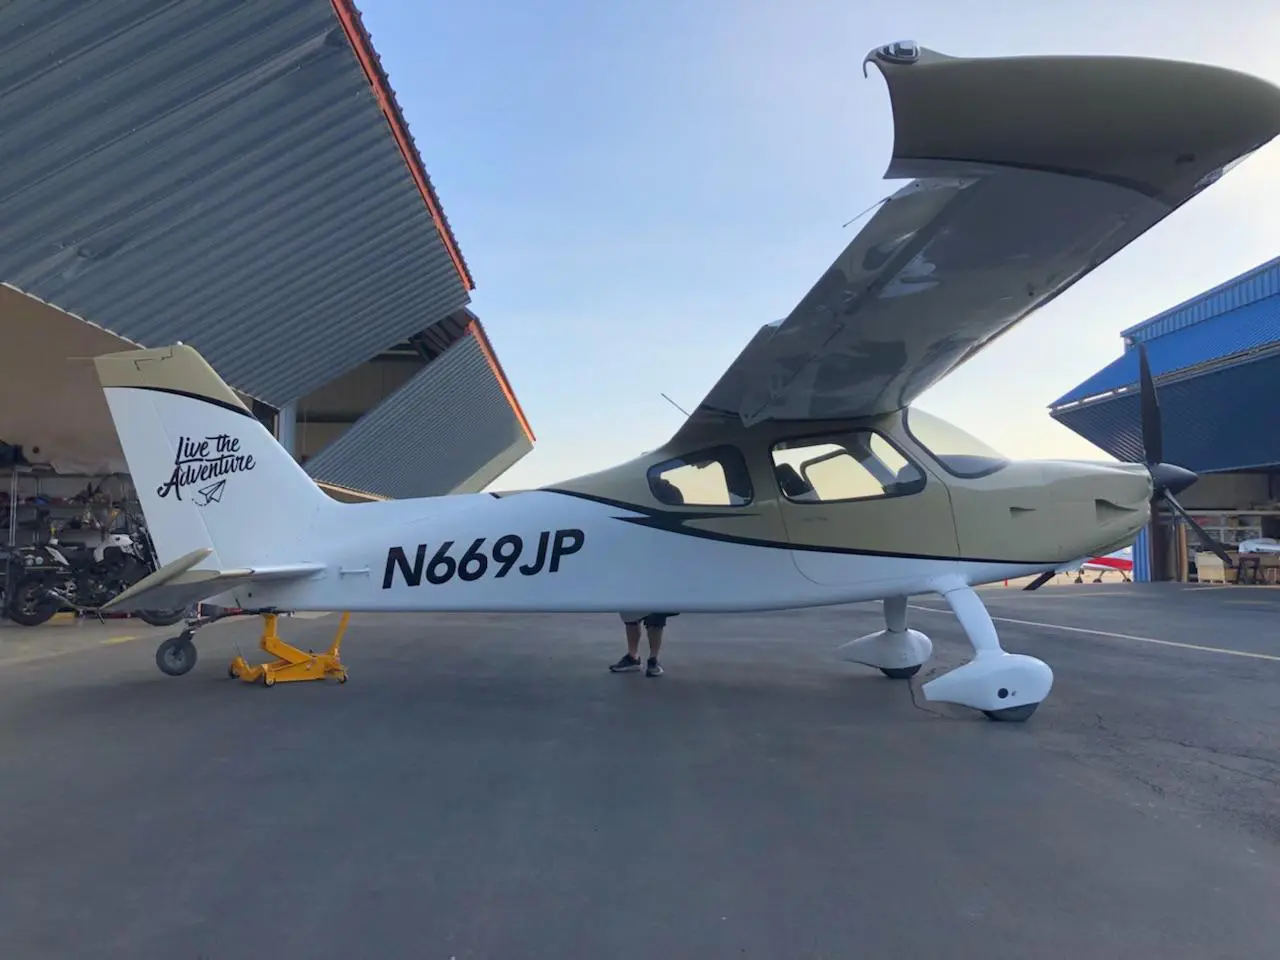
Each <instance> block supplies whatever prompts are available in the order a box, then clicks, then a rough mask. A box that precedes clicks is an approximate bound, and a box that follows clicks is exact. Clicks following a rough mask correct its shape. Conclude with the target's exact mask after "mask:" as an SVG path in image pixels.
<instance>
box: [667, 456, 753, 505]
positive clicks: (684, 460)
mask: <svg viewBox="0 0 1280 960" xmlns="http://www.w3.org/2000/svg"><path fill="white" fill-rule="evenodd" d="M649 491H650V492H651V493H652V494H653V496H654V499H656V500H657V501H658V502H659V503H662V504H667V505H668V506H673V507H678V506H698V507H742V506H746V505H747V504H749V503H750V502H751V501H752V500H753V499H754V497H755V491H754V490H753V489H752V486H751V474H750V472H749V471H748V470H747V463H746V460H744V459H743V456H742V454H741V452H739V451H738V449H737V448H736V447H713V448H711V449H709V450H698V451H696V452H694V453H690V454H686V455H685V456H682V457H673V458H672V459H670V460H664V461H663V462H662V463H658V464H655V465H654V466H652V467H650V468H649Z"/></svg>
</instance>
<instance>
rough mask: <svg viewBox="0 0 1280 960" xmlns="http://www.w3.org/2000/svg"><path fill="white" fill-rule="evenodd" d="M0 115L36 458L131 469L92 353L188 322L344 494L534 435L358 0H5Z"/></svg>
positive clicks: (3, 312) (0, 181) (226, 372)
mask: <svg viewBox="0 0 1280 960" xmlns="http://www.w3.org/2000/svg"><path fill="white" fill-rule="evenodd" d="M0 129H3V130H4V131H5V137H4V140H3V141H2V142H0V284H2V285H0V441H3V445H4V446H3V449H5V450H7V451H8V453H9V459H15V458H16V459H17V460H18V463H19V464H20V465H21V467H20V469H23V470H26V469H28V467H30V466H34V467H37V468H41V467H43V468H45V469H47V468H49V467H52V468H53V469H54V470H56V471H57V473H58V474H62V475H65V474H76V475H79V476H81V477H82V478H84V477H93V476H95V475H97V476H100V475H106V474H110V473H120V472H123V471H124V469H125V465H124V462H123V457H122V455H121V452H120V449H119V445H118V440H117V439H116V435H115V430H114V427H113V425H112V423H111V420H110V417H109V415H108V412H107V408H106V403H105V400H104V399H103V396H102V392H101V390H100V388H99V387H98V384H97V380H96V377H95V376H94V373H93V367H92V364H89V363H87V362H85V360H84V359H83V358H88V357H92V356H95V355H98V354H102V353H106V352H110V351H115V350H124V349H129V348H130V347H131V346H133V345H138V346H146V347H155V346H164V345H166V344H170V343H173V342H175V341H182V342H185V343H189V344H191V345H193V346H194V347H196V348H197V349H198V350H199V351H200V352H201V353H202V354H203V355H204V356H205V357H206V359H208V361H209V362H210V363H211V364H212V365H213V367H214V368H215V369H216V370H217V371H218V372H219V373H220V374H221V375H222V377H223V378H224V379H225V380H226V381H227V382H228V383H229V384H230V385H231V386H232V387H233V388H234V389H235V390H236V391H237V392H238V393H239V394H240V395H241V397H242V398H243V399H244V400H245V401H246V403H247V404H248V405H250V406H251V408H252V409H253V410H254V411H255V412H256V413H257V415H258V416H259V418H260V419H261V420H263V422H265V423H266V424H268V426H269V427H271V428H272V429H274V431H275V432H276V435H277V436H278V437H279V438H280V440H281V442H282V443H283V444H284V445H285V446H286V447H288V448H290V449H291V450H292V452H293V453H294V455H295V456H296V457H297V458H298V459H299V460H300V462H301V463H302V464H303V465H304V467H305V469H306V470H307V471H308V472H309V473H310V474H311V476H312V477H313V478H314V479H315V480H316V482H317V483H318V484H319V485H320V486H321V487H323V488H324V489H325V490H326V491H328V492H329V493H330V494H331V495H332V496H334V497H336V498H338V499H343V500H361V499H377V498H391V497H410V496H424V495H433V494H447V493H452V492H464V491H476V490H480V489H483V488H484V487H485V486H487V485H488V484H489V483H491V482H492V481H493V480H495V479H496V478H497V477H499V476H500V475H501V474H502V473H503V472H504V471H506V470H507V469H508V468H509V467H511V466H512V465H513V464H514V463H515V462H516V461H518V460H519V459H520V458H521V457H523V456H524V455H525V454H526V453H528V452H529V451H530V450H531V449H532V445H533V442H534V435H533V432H532V430H531V429H530V426H529V423H528V420H527V419H526V417H525V416H524V414H523V412H522V411H521V408H520V404H519V402H518V401H517V399H516V396H515V392H514V390H513V389H512V387H511V385H510V383H509V382H508V380H507V377H506V375H505V373H504V372H503V368H502V365H501V364H500V363H499V361H498V358H497V355H496V352H495V350H494V347H493V345H492V344H491V343H490V341H489V338H488V336H487V335H486V332H485V328H484V325H483V324H482V323H481V321H480V318H479V317H477V316H476V315H475V314H474V313H473V312H471V310H470V309H469V304H470V298H471V291H472V290H473V289H474V286H475V284H474V282H473V279H472V276H471V273H470V271H469V269H468V266H467V263H466V261H465V259H464V258H463V255H462V252H461V250H460V249H459V246H458V243H457V240H456V239H455V237H454V234H453V230H452V228H451V226H450V224H449V221H448V219H447V218H446V217H445V214H444V209H443V207H442V204H441V202H440V199H439V197H438V196H437V195H436V192H435V189H434V188H433V186H432V183H431V180H430V179H429V177H428V176H427V172H426V169H425V167H424V165H423V162H422V159H421V157H420V155H419V152H418V149H417V147H416V145H415V143H414V140H413V138H412V137H411V136H410V134H409V130H408V127H407V124H406V123H405V120H404V118H403V116H402V114H401V111H400V108H399V106H398V105H397V103H396V98H395V95H394V93H393V92H392V90H391V88H390V85H389V83H388V79H387V76H386V73H385V72H384V70H383V68H382V66H381V63H380V61H379V59H378V56H377V54H376V53H375V51H374V48H373V44H372V41H371V38H370V36H369V34H368V32H367V31H366V29H365V28H364V26H363V24H362V22H361V18H360V15H359V12H358V11H357V10H356V8H355V5H354V4H353V3H352V2H351V0H274V2H272V3H244V2H241V0H206V2H201V3H158V2H154V0H118V2H114V3H101V4H97V3H94V4H91V3H72V4H65V3H48V2H45V0H16V2H12V3H6V4H0ZM36 472H39V471H38V470H37V471H36ZM48 483H49V480H48V478H47V477H46V480H45V485H46V487H47V486H48ZM81 485H82V486H83V484H81ZM6 492H7V491H6ZM27 493H28V494H29V491H27ZM15 496H17V498H18V500H22V499H24V495H23V494H21V493H15Z"/></svg>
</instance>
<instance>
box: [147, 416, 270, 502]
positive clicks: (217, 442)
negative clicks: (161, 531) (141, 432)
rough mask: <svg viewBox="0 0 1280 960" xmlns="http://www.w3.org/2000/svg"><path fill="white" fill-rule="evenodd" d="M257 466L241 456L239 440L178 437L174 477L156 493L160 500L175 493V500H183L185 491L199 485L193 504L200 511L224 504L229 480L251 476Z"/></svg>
mask: <svg viewBox="0 0 1280 960" xmlns="http://www.w3.org/2000/svg"><path fill="white" fill-rule="evenodd" d="M256 465H257V464H256V463H255V461H254V459H253V454H251V453H241V452H240V438H239V437H233V436H231V435H230V434H226V433H220V434H217V435H216V436H212V437H200V438H196V437H179V438H178V452H177V453H176V454H175V455H174V458H173V473H171V474H170V475H169V479H168V481H166V482H165V483H163V484H161V485H160V486H159V487H158V488H157V489H156V493H157V494H158V495H159V496H160V497H161V498H163V497H167V496H169V494H171V493H172V494H173V497H174V499H175V500H181V499H182V494H183V491H185V490H187V488H188V487H195V486H197V484H198V485H199V486H198V487H197V489H196V490H195V495H194V496H193V497H192V502H193V503H195V505H196V506H198V507H204V506H208V505H209V504H211V503H218V502H219V501H221V500H222V492H223V490H225V489H226V486H227V477H228V476H230V475H231V474H233V473H248V472H249V471H251V470H252V469H253V468H254V467H255V466H256Z"/></svg>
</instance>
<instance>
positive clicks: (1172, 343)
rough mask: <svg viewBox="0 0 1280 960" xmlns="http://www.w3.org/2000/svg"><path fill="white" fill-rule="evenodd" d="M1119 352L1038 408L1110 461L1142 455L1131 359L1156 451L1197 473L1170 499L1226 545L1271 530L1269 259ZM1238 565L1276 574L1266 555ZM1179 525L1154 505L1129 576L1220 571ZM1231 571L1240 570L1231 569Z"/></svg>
mask: <svg viewBox="0 0 1280 960" xmlns="http://www.w3.org/2000/svg"><path fill="white" fill-rule="evenodd" d="M1121 336H1122V337H1123V339H1124V353H1123V354H1122V355H1121V356H1120V357H1119V358H1118V359H1116V360H1114V361H1113V362H1111V363H1110V364H1108V365H1107V366H1105V367H1103V368H1102V369H1101V370H1099V371H1098V372H1097V373H1095V374H1094V375H1093V376H1091V377H1089V378H1088V379H1087V380H1085V381H1084V382H1083V383H1081V384H1080V385H1079V386H1077V387H1075V389H1073V390H1071V391H1069V392H1068V393H1067V394H1065V395H1064V396H1062V397H1060V398H1058V399H1057V400H1056V401H1055V402H1054V403H1053V404H1052V405H1051V406H1050V415H1051V416H1052V417H1053V418H1054V419H1055V420H1058V421H1059V422H1060V423H1063V424H1065V425H1066V426H1068V427H1070V428H1071V429H1072V430H1074V431H1075V432H1076V433H1078V434H1079V435H1080V436H1082V437H1084V438H1085V439H1086V440H1089V441H1090V442H1091V443H1093V444H1094V445H1095V446H1097V447H1100V448H1101V449H1102V450H1104V451H1106V452H1107V453H1109V454H1111V455H1112V456H1114V457H1115V458H1117V459H1119V460H1127V461H1133V462H1138V461H1141V460H1142V459H1143V455H1142V438H1141V430H1140V425H1139V411H1138V357H1137V352H1136V350H1135V349H1134V345H1135V344H1136V343H1137V342H1139V341H1141V342H1143V343H1144V344H1145V345H1146V349H1147V357H1148V359H1149V361H1150V363H1151V373H1152V377H1153V378H1154V380H1155V383H1156V389H1157V391H1158V393H1159V397H1160V410H1161V418H1162V422H1163V426H1164V459H1165V460H1167V461H1169V462H1171V463H1177V464H1180V465H1182V466H1185V467H1188V468H1190V469H1191V470H1194V471H1196V472H1197V473H1199V474H1201V475H1202V476H1201V478H1200V479H1199V480H1198V481H1197V482H1196V483H1195V484H1193V485H1192V486H1191V487H1190V488H1188V489H1187V490H1186V491H1185V492H1184V493H1182V494H1179V497H1178V500H1179V502H1180V503H1181V504H1182V505H1183V506H1184V507H1185V508H1186V509H1187V511H1188V512H1190V513H1191V514H1192V515H1193V516H1194V517H1195V518H1196V520H1197V521H1198V522H1199V523H1200V524H1201V525H1202V526H1204V527H1205V528H1206V530H1207V531H1208V533H1209V534H1210V535H1211V536H1213V537H1214V538H1215V539H1216V540H1217V541H1218V542H1219V543H1221V544H1223V545H1224V546H1225V547H1226V548H1227V550H1228V552H1231V551H1232V548H1233V547H1234V546H1235V545H1237V544H1239V543H1241V542H1242V541H1245V540H1250V539H1258V538H1263V537H1271V538H1280V430H1277V429H1276V428H1275V426H1274V425H1273V424H1272V423H1271V420H1270V416H1269V414H1270V411H1272V410H1275V409H1277V408H1278V407H1280V257H1277V258H1276V259H1274V260H1271V261H1269V262H1267V263H1264V264H1261V265H1260V266H1258V267H1256V268H1254V269H1253V270H1250V271H1248V272H1247V273H1244V274H1241V275H1240V276H1238V277H1235V278H1234V279H1231V280H1228V281H1227V282H1226V283H1223V284H1221V285H1220V286H1218V287H1215V288H1214V289H1212V290H1209V291H1208V292H1206V293H1203V294H1201V295H1199V296H1197V297H1194V298H1192V299H1191V300H1188V301H1186V302H1185V303H1180V304H1178V305H1177V306H1175V307H1173V308H1171V309H1169V310H1166V311H1164V312H1163V313H1161V314H1159V315H1157V316H1154V317H1152V318H1150V319H1149V320H1145V321H1143V322H1142V323H1139V324H1137V325H1136V326H1133V327H1130V328H1129V329H1127V330H1124V331H1122V332H1121ZM1260 562H1261V564H1262V566H1263V569H1262V570H1261V571H1260V574H1259V573H1254V572H1252V571H1251V572H1250V574H1249V575H1250V576H1251V577H1255V576H1259V575H1260V576H1261V578H1262V579H1263V580H1265V581H1266V582H1280V568H1278V567H1277V566H1275V563H1276V560H1275V557H1274V555H1263V556H1262V558H1261V561H1260ZM1221 566H1222V565H1221V561H1220V560H1216V559H1215V558H1214V557H1213V555H1212V554H1205V553H1203V552H1202V550H1201V547H1200V544H1199V541H1198V540H1197V539H1196V538H1195V535H1194V534H1190V533H1189V531H1188V530H1187V528H1186V526H1185V524H1181V523H1172V522H1171V521H1170V517H1169V513H1168V510H1167V508H1166V509H1164V510H1161V511H1160V512H1159V513H1158V515H1157V517H1156V518H1155V519H1154V520H1153V522H1152V524H1151V526H1150V527H1149V528H1148V529H1147V530H1146V531H1144V533H1143V535H1142V536H1140V537H1139V539H1138V542H1137V543H1136V544H1135V546H1134V577H1135V579H1138V580H1168V579H1175V580H1186V579H1189V578H1196V579H1200V580H1210V579H1213V580H1216V579H1225V580H1227V581H1230V580H1232V579H1233V578H1234V577H1235V576H1236V573H1235V571H1232V570H1228V571H1225V572H1224V571H1222V570H1221ZM1239 575H1240V576H1241V577H1243V576H1244V575H1245V574H1244V573H1243V572H1242V573H1240V574H1239Z"/></svg>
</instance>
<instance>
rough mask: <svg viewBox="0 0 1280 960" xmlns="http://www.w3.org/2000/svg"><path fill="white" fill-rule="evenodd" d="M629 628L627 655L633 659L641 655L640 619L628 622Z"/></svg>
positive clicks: (627, 626)
mask: <svg viewBox="0 0 1280 960" xmlns="http://www.w3.org/2000/svg"><path fill="white" fill-rule="evenodd" d="M626 628H627V655H628V656H629V657H631V658H632V659H639V657H640V621H639V620H637V621H636V622H635V623H628V624H626Z"/></svg>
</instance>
